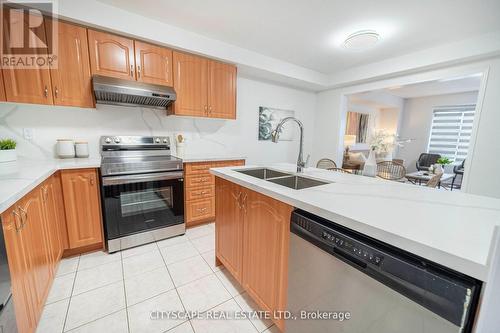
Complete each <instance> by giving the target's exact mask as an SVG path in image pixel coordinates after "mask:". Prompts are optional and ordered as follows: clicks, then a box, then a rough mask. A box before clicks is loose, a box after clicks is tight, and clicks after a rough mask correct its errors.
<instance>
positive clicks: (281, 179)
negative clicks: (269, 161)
mask: <svg viewBox="0 0 500 333" xmlns="http://www.w3.org/2000/svg"><path fill="white" fill-rule="evenodd" d="M235 171H236V172H239V173H243V174H245V175H248V176H252V177H255V178H259V179H263V180H267V181H268V182H271V183H275V184H278V185H281V186H286V187H288V188H291V189H294V190H302V189H304V188H309V187H314V186H320V185H325V184H329V183H328V182H325V181H321V180H317V179H313V178H309V177H304V176H297V175H295V174H293V173H289V172H282V171H276V170H273V169H268V168H254V169H242V170H235Z"/></svg>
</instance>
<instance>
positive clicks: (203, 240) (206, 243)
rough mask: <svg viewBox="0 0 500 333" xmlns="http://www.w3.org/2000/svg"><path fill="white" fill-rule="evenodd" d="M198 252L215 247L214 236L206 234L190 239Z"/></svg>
mask: <svg viewBox="0 0 500 333" xmlns="http://www.w3.org/2000/svg"><path fill="white" fill-rule="evenodd" d="M191 243H193V245H194V247H195V248H196V249H197V250H198V252H200V253H203V252H207V251H210V250H213V249H215V236H214V235H208V236H203V237H199V238H195V239H192V240H191Z"/></svg>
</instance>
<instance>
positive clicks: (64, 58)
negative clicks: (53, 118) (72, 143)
mask: <svg viewBox="0 0 500 333" xmlns="http://www.w3.org/2000/svg"><path fill="white" fill-rule="evenodd" d="M57 25H58V60H57V67H56V68H51V70H50V75H51V80H52V91H53V93H54V104H55V105H67V106H80V107H87V108H89V107H93V106H94V101H93V97H92V88H91V77H90V63H89V48H88V41H87V29H85V28H82V27H79V26H76V25H73V24H69V23H64V22H60V21H59V22H57Z"/></svg>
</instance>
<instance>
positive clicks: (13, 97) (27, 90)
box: [2, 10, 53, 104]
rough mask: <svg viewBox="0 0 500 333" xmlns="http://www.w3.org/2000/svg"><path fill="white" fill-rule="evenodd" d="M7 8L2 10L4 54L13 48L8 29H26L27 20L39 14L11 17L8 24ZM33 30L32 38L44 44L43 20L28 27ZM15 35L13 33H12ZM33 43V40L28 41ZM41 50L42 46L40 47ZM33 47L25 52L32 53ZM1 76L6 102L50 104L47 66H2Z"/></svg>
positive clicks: (41, 53) (35, 17)
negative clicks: (35, 67) (34, 67)
mask: <svg viewBox="0 0 500 333" xmlns="http://www.w3.org/2000/svg"><path fill="white" fill-rule="evenodd" d="M9 12H10V11H8V10H4V11H3V15H4V20H3V43H5V44H6V45H2V46H3V48H4V49H5V50H6V51H7V52H6V54H12V52H13V50H12V49H11V48H10V45H11V41H10V29H19V30H21V31H22V30H23V29H28V27H29V20H30V19H32V20H35V21H36V20H39V19H40V16H35V15H31V14H30V15H24V16H23V17H24V20H23V19H21V18H20V17H19V18H18V19H16V18H14V17H12V18H11V19H10V21H11V24H8V19H7V18H6V17H7V15H9ZM30 29H32V30H33V31H35V33H36V36H35V34H32V35H31V36H33V38H38V39H40V41H41V42H42V43H44V44H45V45H46V43H47V38H46V35H45V22H44V21H42V24H40V25H39V26H37V27H35V28H30ZM14 35H15V34H14ZM30 42H32V43H35V45H37V44H36V43H38V42H35V41H34V40H33V41H30ZM40 49H41V50H43V48H40ZM33 50H34V49H28V48H27V50H26V52H29V53H28V54H31V55H34V51H33ZM41 50H40V51H38V54H40V55H46V54H47V53H46V49H45V53H44V51H41ZM2 72H3V77H4V85H5V95H6V99H7V101H8V102H19V103H36V104H52V103H53V101H52V85H51V82H50V73H49V69H48V68H38V69H22V68H21V69H15V68H3V69H2Z"/></svg>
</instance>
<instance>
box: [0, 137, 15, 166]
mask: <svg viewBox="0 0 500 333" xmlns="http://www.w3.org/2000/svg"><path fill="white" fill-rule="evenodd" d="M16 145H17V143H16V141H14V140H12V139H1V140H0V162H10V161H15V160H16V159H17V153H16Z"/></svg>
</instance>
